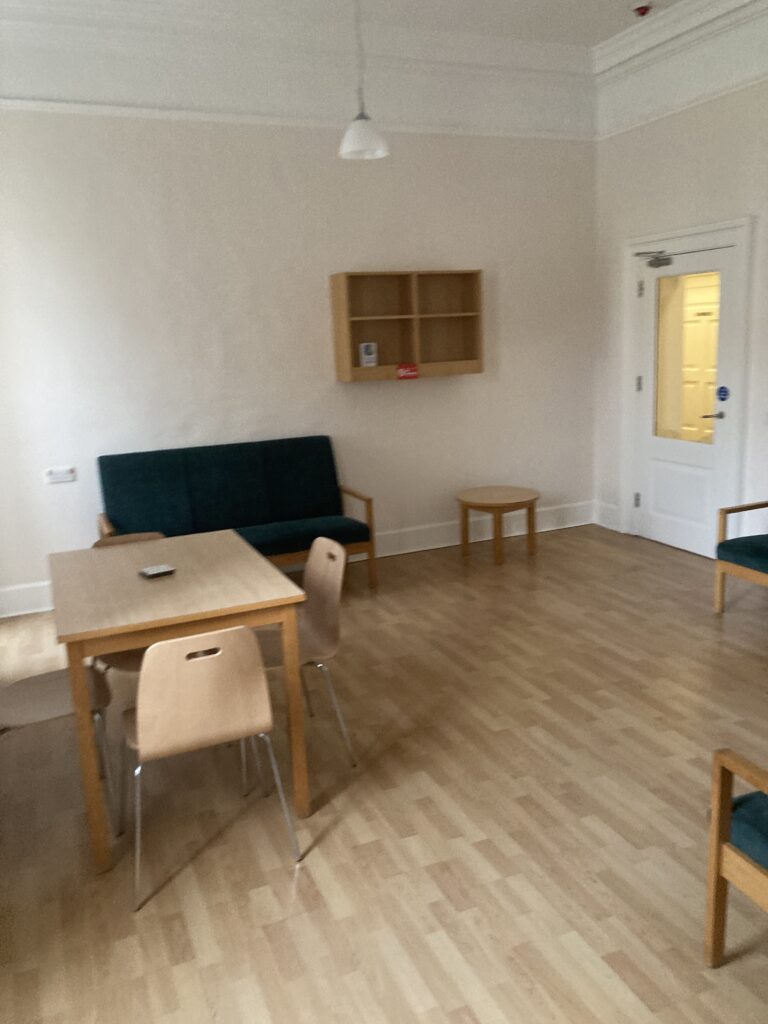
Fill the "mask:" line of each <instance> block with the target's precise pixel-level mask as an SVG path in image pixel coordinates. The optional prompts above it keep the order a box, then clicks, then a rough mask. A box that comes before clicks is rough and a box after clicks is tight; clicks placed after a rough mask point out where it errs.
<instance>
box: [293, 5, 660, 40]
mask: <svg viewBox="0 0 768 1024" xmlns="http://www.w3.org/2000/svg"><path fill="white" fill-rule="evenodd" d="M361 2H362V5H363V18H364V20H365V21H369V22H370V21H376V22H379V23H380V24H384V25H388V26H392V27H413V28H421V29H439V30H444V31H447V32H470V33H480V34H487V35H503V36H507V37H509V38H511V39H520V40H526V41H528V40H535V41H539V42H550V43H572V44H576V45H584V46H594V45H595V44H596V43H599V42H602V41H603V40H604V39H608V38H610V37H611V36H614V35H616V34H617V33H618V32H621V31H622V30H623V29H626V28H629V27H631V26H632V25H635V24H637V25H638V28H639V27H640V23H641V22H643V23H645V24H648V23H649V22H650V21H651V20H652V19H653V17H654V14H655V13H657V12H659V11H661V10H665V9H667V8H669V7H673V6H674V5H675V3H676V2H679V0H655V3H654V9H653V11H652V12H651V13H650V14H649V15H648V16H647V17H646V18H644V19H639V18H637V17H636V15H635V14H634V13H633V7H634V4H633V3H632V0H361ZM637 2H639V0H637ZM290 6H291V3H286V2H285V0H283V2H282V3H280V4H279V7H280V8H281V9H282V11H283V13H287V10H288V9H290ZM312 7H313V14H312V15H310V17H313V16H314V14H316V15H317V16H318V18H319V17H321V16H322V17H324V18H327V17H328V15H329V14H332V16H333V17H335V18H338V19H342V18H343V17H344V16H345V14H346V16H347V17H351V9H352V0H313V4H312ZM347 12H349V13H347Z"/></svg>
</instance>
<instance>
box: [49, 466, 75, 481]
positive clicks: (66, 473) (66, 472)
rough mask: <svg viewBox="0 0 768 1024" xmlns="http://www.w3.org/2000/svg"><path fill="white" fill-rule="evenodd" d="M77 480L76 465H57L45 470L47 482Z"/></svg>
mask: <svg viewBox="0 0 768 1024" xmlns="http://www.w3.org/2000/svg"><path fill="white" fill-rule="evenodd" d="M75 480H77V470H76V469H75V467H74V466H55V467H54V468H53V469H46V471H45V482H46V483H47V484H71V483H73V482H74V481H75Z"/></svg>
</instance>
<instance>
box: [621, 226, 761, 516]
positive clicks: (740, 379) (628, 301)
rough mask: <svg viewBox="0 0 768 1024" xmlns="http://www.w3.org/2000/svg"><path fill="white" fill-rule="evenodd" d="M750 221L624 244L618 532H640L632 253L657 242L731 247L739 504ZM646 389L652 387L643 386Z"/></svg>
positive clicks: (638, 310) (638, 325) (636, 309)
mask: <svg viewBox="0 0 768 1024" xmlns="http://www.w3.org/2000/svg"><path fill="white" fill-rule="evenodd" d="M754 237H755V232H754V217H744V218H741V219H739V220H732V221H725V222H722V223H718V224H707V225H704V226H703V227H696V228H683V229H680V230H676V231H664V232H661V231H656V232H654V233H653V234H652V235H642V236H640V237H637V238H631V239H628V240H626V241H625V242H624V244H623V250H624V255H623V270H624V275H623V281H624V286H623V294H624V298H623V302H622V307H623V316H622V328H621V336H622V339H621V386H620V388H619V400H620V409H621V412H620V432H621V433H620V462H619V508H618V513H619V529H620V531H621V532H622V533H631V534H636V533H637V532H638V530H639V528H640V513H639V511H638V510H637V509H635V507H634V494H635V491H636V490H638V481H640V480H641V479H642V472H641V462H640V458H641V455H640V453H639V452H638V450H637V446H636V445H635V443H634V442H635V437H636V436H637V431H638V429H639V420H640V415H641V408H640V405H641V403H640V402H638V401H637V400H636V396H637V391H636V390H635V380H636V377H637V376H638V374H640V373H641V372H642V367H641V360H640V357H639V352H640V348H639V346H638V344H637V341H638V338H639V335H640V330H641V316H640V313H641V306H640V301H639V299H638V294H637V282H638V272H637V269H638V257H636V256H635V255H634V254H635V253H636V252H637V250H638V249H647V248H653V246H654V245H656V246H658V244H659V243H661V242H670V241H673V242H674V243H675V248H680V249H686V250H687V249H692V250H699V249H712V248H716V247H717V246H722V245H733V247H734V254H733V256H734V266H735V269H736V273H735V279H736V280H737V281H738V282H741V291H742V324H741V327H742V329H741V332H740V333H741V348H742V351H741V359H740V360H739V371H738V373H737V376H736V378H733V377H732V378H731V380H730V381H729V385H730V386H731V387H732V389H733V390H736V389H738V393H739V394H740V395H742V396H743V401H742V403H741V410H740V412H739V413H738V414H737V415H738V418H737V427H738V431H737V437H738V466H737V479H738V485H737V490H738V494H736V495H735V496H734V503H739V502H740V501H742V500H743V495H744V475H745V463H746V447H747V446H746V435H745V429H746V424H747V411H748V405H749V397H750V396H749V393H748V390H747V381H748V372H747V371H748V364H749V362H750V356H751V339H750V337H749V323H750V305H751V295H752V268H753V265H754V262H753V246H754ZM644 384H645V386H647V387H650V386H652V382H651V381H645V382H644Z"/></svg>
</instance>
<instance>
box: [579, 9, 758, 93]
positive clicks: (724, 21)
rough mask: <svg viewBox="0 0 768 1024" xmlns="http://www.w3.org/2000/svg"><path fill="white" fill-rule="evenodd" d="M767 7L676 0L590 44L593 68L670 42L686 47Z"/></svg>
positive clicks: (606, 68)
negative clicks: (666, 6) (671, 4)
mask: <svg viewBox="0 0 768 1024" xmlns="http://www.w3.org/2000/svg"><path fill="white" fill-rule="evenodd" d="M766 7H768V4H766V0H678V2H677V3H676V4H675V5H674V6H673V7H668V8H666V9H665V10H661V11H658V12H657V13H654V15H653V17H651V18H649V19H648V21H644V22H642V23H640V24H639V25H634V26H632V28H628V29H626V30H625V31H624V32H620V33H619V34H618V35H616V36H613V37H612V38H611V39H606V40H605V42H603V43H598V45H597V46H595V47H593V48H592V66H593V69H594V71H595V74H597V75H601V74H604V73H605V72H607V71H610V70H611V69H612V68H615V67H617V66H619V65H621V64H624V63H626V62H627V61H631V60H633V59H634V58H637V57H646V56H648V55H650V54H651V53H653V51H654V50H656V48H657V47H661V46H665V45H666V44H669V43H672V42H676V43H677V45H678V46H683V47H685V46H687V45H689V44H690V43H693V42H694V41H695V40H696V39H700V38H701V37H702V36H705V35H711V34H718V33H720V32H723V31H726V30H727V29H728V28H729V27H731V26H732V25H735V24H738V23H739V22H741V21H744V20H749V19H750V18H753V17H756V16H759V14H761V13H762V10H761V9H763V10H764V9H766Z"/></svg>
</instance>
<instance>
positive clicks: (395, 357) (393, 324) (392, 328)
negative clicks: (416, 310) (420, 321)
mask: <svg viewBox="0 0 768 1024" xmlns="http://www.w3.org/2000/svg"><path fill="white" fill-rule="evenodd" d="M350 323H351V342H352V367H353V370H354V371H358V370H361V371H363V372H364V373H365V374H366V375H368V371H369V370H380V369H383V368H384V367H387V366H389V367H396V366H397V365H398V363H412V362H414V352H415V346H414V330H413V327H414V321H413V319H412V318H410V317H409V318H402V319H400V318H398V319H393V320H352V321H350ZM366 341H373V342H375V343H376V344H377V345H378V347H379V352H378V358H379V365H378V366H374V367H367V366H364V367H361V366H360V348H359V346H360V345H361V344H362V343H363V342H366ZM393 376H394V372H393ZM356 379H360V378H356Z"/></svg>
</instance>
